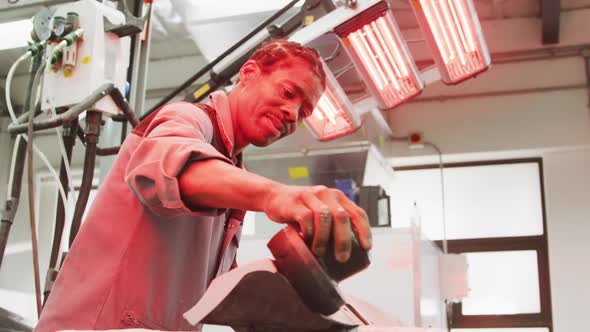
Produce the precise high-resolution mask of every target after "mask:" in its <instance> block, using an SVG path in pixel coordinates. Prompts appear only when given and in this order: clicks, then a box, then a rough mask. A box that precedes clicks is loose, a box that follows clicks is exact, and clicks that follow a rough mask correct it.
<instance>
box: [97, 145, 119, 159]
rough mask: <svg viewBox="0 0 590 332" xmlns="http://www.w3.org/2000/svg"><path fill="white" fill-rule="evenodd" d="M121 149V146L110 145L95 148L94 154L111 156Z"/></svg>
mask: <svg viewBox="0 0 590 332" xmlns="http://www.w3.org/2000/svg"><path fill="white" fill-rule="evenodd" d="M119 150H121V146H111V147H109V148H102V149H101V148H96V155H97V156H101V157H102V156H112V155H115V154H117V153H119Z"/></svg>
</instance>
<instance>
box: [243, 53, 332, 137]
mask: <svg viewBox="0 0 590 332" xmlns="http://www.w3.org/2000/svg"><path fill="white" fill-rule="evenodd" d="M283 61H285V62H286V63H281V64H279V65H278V66H277V67H276V68H275V69H273V70H272V71H271V72H270V73H262V72H261V71H260V67H259V66H258V64H256V63H255V62H253V63H250V64H249V65H250V66H252V67H251V68H246V69H245V70H243V73H241V76H240V82H241V83H242V84H243V85H244V86H243V93H244V97H243V98H241V104H240V112H239V113H238V114H237V126H238V130H239V131H240V136H242V139H243V140H245V141H246V142H248V143H251V144H253V145H255V146H267V145H269V144H271V143H273V142H275V141H276V140H278V139H280V138H283V137H285V136H287V135H290V134H292V133H293V132H294V131H295V129H297V127H298V126H299V125H300V124H301V121H302V120H303V118H304V117H305V116H307V115H310V114H311V113H312V112H313V109H314V108H315V105H316V104H317V102H318V100H319V99H320V97H321V95H322V93H323V87H322V85H321V82H320V79H319V78H318V77H317V76H316V75H315V74H314V73H313V71H312V70H311V68H310V65H309V64H308V63H307V62H305V61H303V60H301V59H298V58H290V59H286V60H283ZM242 74H243V76H244V77H242Z"/></svg>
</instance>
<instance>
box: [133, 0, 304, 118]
mask: <svg viewBox="0 0 590 332" xmlns="http://www.w3.org/2000/svg"><path fill="white" fill-rule="evenodd" d="M297 2H299V0H293V1H291V2H289V3H288V4H287V5H286V6H284V7H283V8H281V9H280V10H279V11H277V12H276V13H274V14H273V15H272V16H271V17H269V18H268V19H266V20H265V21H264V22H262V23H261V24H260V25H258V26H257V27H256V28H255V29H254V30H252V31H250V33H248V34H247V35H246V36H244V38H242V39H240V40H239V41H238V42H237V43H235V44H234V45H232V46H231V47H230V48H228V49H227V50H226V51H225V52H223V53H222V54H221V55H220V56H218V57H217V58H215V60H213V61H211V62H210V63H208V64H207V65H206V66H205V67H203V68H201V69H200V70H199V71H198V72H197V73H196V74H194V75H193V76H191V77H190V78H189V79H187V80H186V81H184V83H182V84H181V85H180V86H179V87H177V88H176V89H174V91H172V92H171V93H169V94H168V95H167V96H166V97H164V98H162V100H160V101H159V102H158V103H156V105H154V106H153V107H152V108H151V109H149V110H148V111H147V112H146V113H144V114H143V115H142V116H141V117H140V120H143V119H145V118H146V117H147V116H149V115H150V114H151V113H153V112H154V111H155V110H157V109H158V108H160V107H161V106H162V105H164V104H165V103H167V102H168V101H170V100H171V99H172V98H174V97H175V96H176V95H178V93H180V92H181V91H183V90H184V89H186V88H187V87H189V86H190V85H191V84H192V83H193V82H195V81H196V80H198V79H199V78H200V77H201V76H203V75H204V74H205V73H207V72H208V71H209V70H211V69H212V68H213V66H215V65H216V64H218V63H219V62H220V61H221V60H222V59H223V58H225V57H226V56H228V55H229V54H230V53H232V52H233V51H235V50H236V49H237V48H238V47H240V46H241V45H242V44H243V43H245V42H246V41H248V40H249V39H250V38H252V37H253V36H254V35H256V34H257V33H258V32H260V31H262V29H264V28H265V27H266V26H267V25H269V24H270V23H271V22H272V21H274V20H276V19H277V18H279V17H280V16H281V15H283V14H284V13H285V12H287V10H289V9H291V7H293V6H294V5H295V4H296V3H297Z"/></svg>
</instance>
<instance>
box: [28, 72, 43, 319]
mask: <svg viewBox="0 0 590 332" xmlns="http://www.w3.org/2000/svg"><path fill="white" fill-rule="evenodd" d="M44 69H45V61H43V62H42V63H41V66H40V67H39V69H38V70H37V72H36V73H35V79H34V80H33V88H34V87H36V86H37V85H38V82H39V79H40V78H41V74H42V73H43V71H44ZM36 97H37V95H36V93H34V92H33V93H31V101H30V103H29V105H34V104H35V103H34V102H33V101H35V100H36ZM34 120H35V112H34V110H33V109H32V108H31V109H30V110H29V124H28V136H29V144H27V158H28V161H27V171H28V188H29V218H30V225H31V243H32V247H33V269H34V273H35V299H36V300H37V301H36V303H37V317H40V316H41V281H40V273H39V248H38V243H37V225H36V222H35V188H34V184H33V176H34V169H33V138H34V131H33V121H34Z"/></svg>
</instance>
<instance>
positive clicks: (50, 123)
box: [8, 83, 115, 135]
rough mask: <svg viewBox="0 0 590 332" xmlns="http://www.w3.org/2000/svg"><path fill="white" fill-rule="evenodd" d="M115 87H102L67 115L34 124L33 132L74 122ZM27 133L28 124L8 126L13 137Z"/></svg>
mask: <svg viewBox="0 0 590 332" xmlns="http://www.w3.org/2000/svg"><path fill="white" fill-rule="evenodd" d="M113 89H115V86H114V85H113V84H112V83H107V84H104V85H102V86H101V87H100V88H98V89H97V90H95V91H94V92H93V93H92V94H91V95H90V96H88V97H86V99H84V100H83V101H82V102H81V103H79V104H77V105H74V106H72V107H71V108H70V109H68V110H67V111H66V112H65V113H62V114H58V115H56V116H55V117H53V118H51V119H47V120H40V121H36V122H33V130H42V129H49V128H55V127H59V126H61V125H63V124H64V123H66V122H69V121H72V120H73V119H75V118H78V116H79V115H80V114H81V113H82V112H84V111H86V110H87V109H88V108H90V107H92V105H93V104H94V103H96V102H97V101H98V100H100V99H101V98H103V97H104V96H106V95H107V94H109V93H110V92H111V91H112V90H113ZM26 131H27V124H14V123H12V124H10V125H8V132H9V133H10V134H13V135H17V134H23V133H25V132H26Z"/></svg>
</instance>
